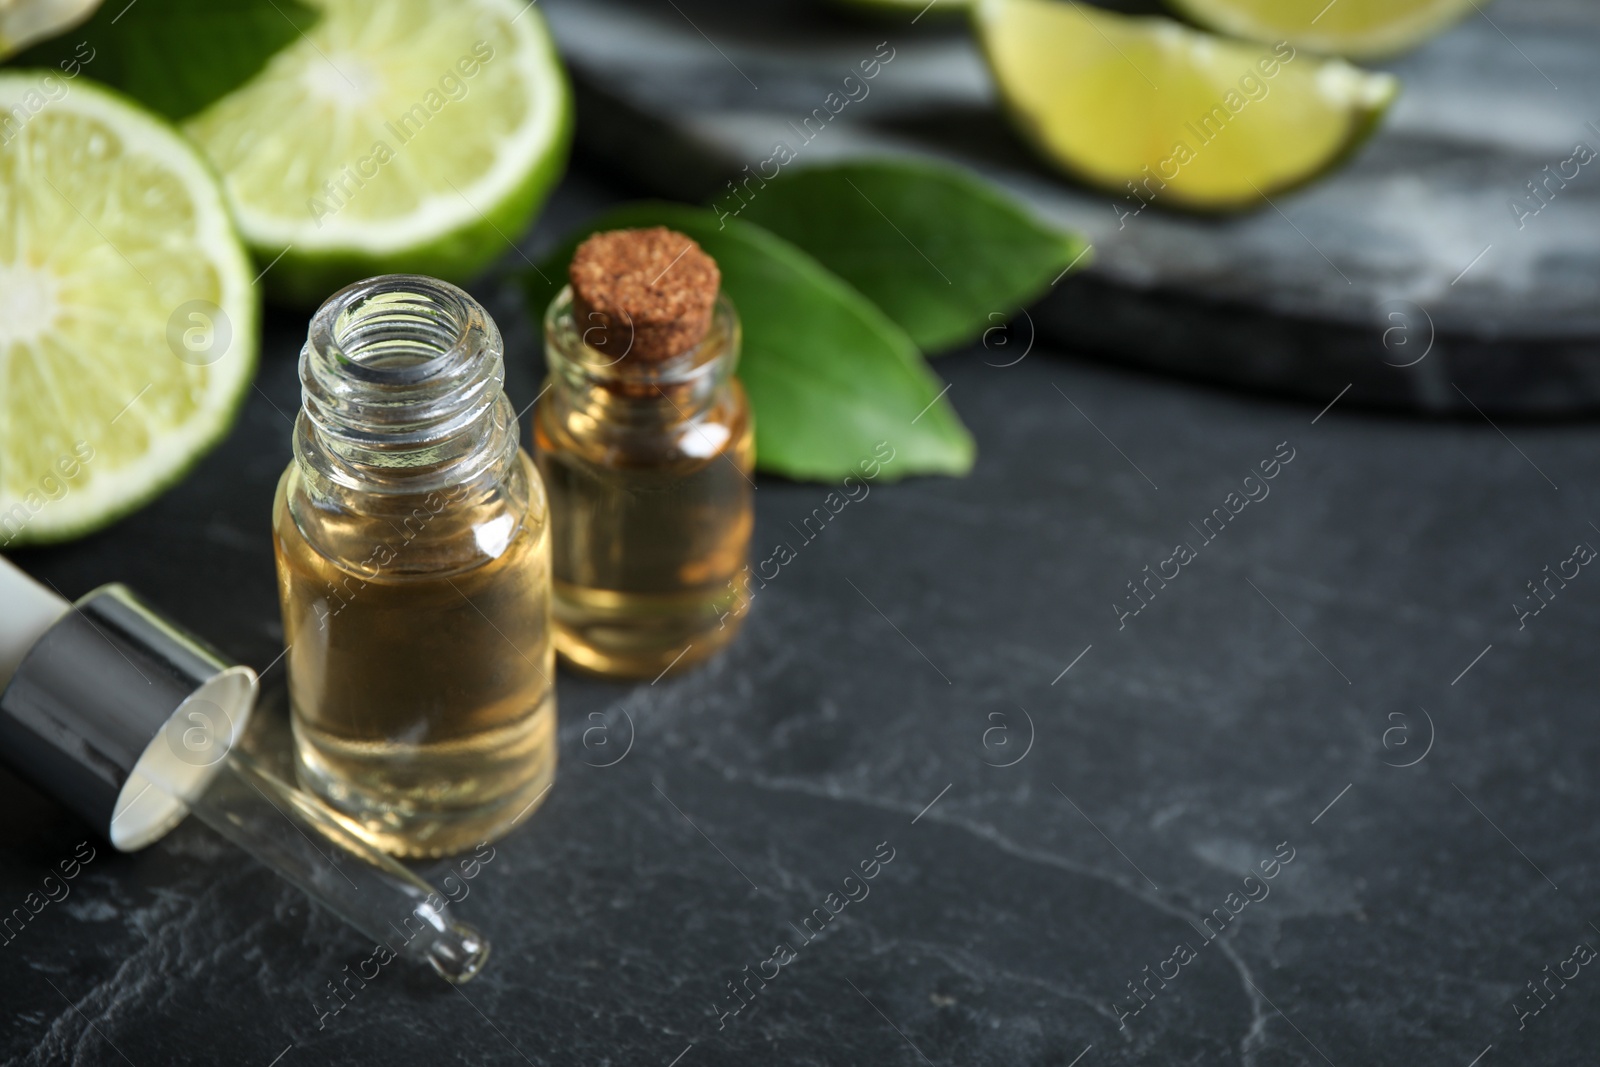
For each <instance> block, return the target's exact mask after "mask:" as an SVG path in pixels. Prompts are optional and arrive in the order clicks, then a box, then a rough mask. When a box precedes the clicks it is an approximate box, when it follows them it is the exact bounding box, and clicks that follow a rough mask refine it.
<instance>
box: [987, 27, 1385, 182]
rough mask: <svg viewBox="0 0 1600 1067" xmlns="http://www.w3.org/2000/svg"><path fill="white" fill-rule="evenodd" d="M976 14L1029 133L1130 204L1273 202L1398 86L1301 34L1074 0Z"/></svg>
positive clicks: (1364, 126) (1354, 139) (1360, 131)
mask: <svg viewBox="0 0 1600 1067" xmlns="http://www.w3.org/2000/svg"><path fill="white" fill-rule="evenodd" d="M974 21H975V22H976V25H977V28H978V33H979V37H980V38H981V40H982V42H983V48H984V52H985V54H986V55H987V56H988V59H989V66H990V67H991V68H992V69H993V71H994V75H995V79H996V81H997V82H998V83H999V87H1000V92H1001V95H1002V96H1003V97H1004V98H1005V100H1006V103H1007V104H1008V105H1009V108H1010V110H1011V113H1012V116H1013V118H1014V119H1015V121H1016V123H1017V125H1018V127H1019V128H1020V129H1021V131H1022V133H1023V135H1024V136H1026V137H1027V138H1029V139H1030V140H1031V141H1032V142H1033V143H1034V144H1035V145H1036V146H1037V147H1038V148H1039V149H1040V151H1042V152H1043V153H1044V154H1045V155H1046V156H1047V157H1048V158H1049V159H1050V160H1052V161H1053V162H1055V163H1056V164H1057V165H1059V166H1060V167H1062V168H1063V169H1065V170H1067V171H1068V172H1070V173H1071V174H1073V175H1075V176H1077V177H1080V178H1082V179H1084V180H1086V181H1090V182H1093V183H1095V184H1098V185H1103V186H1105V187H1106V188H1107V189H1110V190H1112V191H1114V192H1116V193H1118V194H1120V195H1121V196H1123V197H1125V198H1126V207H1127V209H1128V210H1130V211H1133V210H1139V209H1141V207H1142V205H1143V204H1146V203H1151V202H1154V203H1158V204H1162V205H1163V206H1169V205H1181V206H1185V207H1191V208H1198V209H1206V210H1223V209H1229V208H1239V207H1245V206H1249V205H1253V204H1257V203H1260V202H1261V200H1262V198H1263V197H1266V196H1269V195H1270V194H1272V193H1273V192H1275V191H1277V190H1280V189H1284V188H1287V187H1289V186H1293V185H1297V184H1299V183H1301V182H1304V181H1306V180H1308V179H1310V178H1312V177H1315V176H1316V175H1317V174H1320V173H1321V172H1323V171H1324V170H1326V169H1328V168H1329V167H1331V166H1332V165H1334V164H1335V163H1336V162H1338V161H1339V160H1340V159H1342V158H1343V157H1344V156H1345V155H1346V154H1348V153H1349V152H1350V151H1351V150H1352V149H1353V148H1354V147H1355V146H1357V145H1359V144H1360V143H1361V141H1363V140H1364V139H1365V138H1366V136H1367V134H1368V133H1369V132H1370V131H1371V130H1372V128H1373V127H1374V125H1375V124H1376V121H1377V119H1378V118H1379V117H1380V116H1381V115H1382V114H1383V111H1384V109H1385V108H1387V107H1388V105H1389V103H1390V101H1391V100H1393V99H1394V96H1395V94H1396V92H1397V91H1398V86H1399V83H1398V82H1397V81H1396V80H1395V79H1394V78H1393V77H1392V76H1391V75H1388V74H1372V73H1368V72H1366V71H1362V70H1358V69H1356V68H1355V67H1352V66H1351V65H1350V64H1348V63H1346V62H1344V61H1343V60H1339V59H1320V58H1316V57H1313V56H1309V55H1305V54H1302V53H1299V52H1297V51H1296V50H1295V49H1294V48H1293V47H1292V46H1291V45H1288V44H1281V45H1279V46H1277V47H1276V48H1266V47H1263V46H1261V45H1254V44H1245V43H1243V42H1239V41H1229V40H1222V39H1220V38H1216V37H1212V36H1211V35H1209V34H1206V33H1201V32H1199V31H1196V30H1191V29H1189V28H1187V27H1185V26H1182V25H1179V24H1178V23H1176V22H1173V21H1172V20H1170V19H1164V18H1130V17H1127V16H1124V15H1117V14H1113V13H1111V12H1108V11H1102V10H1099V9H1096V8H1091V7H1086V6H1084V5H1081V4H1075V3H1063V2H1061V0H980V2H979V3H978V5H977V6H976V7H975V9H974Z"/></svg>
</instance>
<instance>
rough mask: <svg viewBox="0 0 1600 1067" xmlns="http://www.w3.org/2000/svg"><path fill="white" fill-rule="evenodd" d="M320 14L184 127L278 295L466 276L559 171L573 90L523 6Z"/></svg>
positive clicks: (505, 242) (428, 3) (383, 6)
mask: <svg viewBox="0 0 1600 1067" xmlns="http://www.w3.org/2000/svg"><path fill="white" fill-rule="evenodd" d="M316 6H318V7H319V8H320V10H321V12H322V18H321V20H320V21H319V22H318V23H317V24H316V26H314V27H313V28H312V29H311V30H309V31H308V33H307V34H306V35H305V36H303V37H302V38H301V40H299V41H297V42H295V43H294V44H291V45H290V46H289V47H287V48H285V49H284V50H282V51H281V52H279V53H278V54H277V55H275V56H273V58H272V59H271V61H269V62H268V64H267V66H266V68H265V69H264V70H263V71H262V72H261V73H260V74H259V75H257V76H256V77H255V78H253V79H251V80H250V81H249V82H247V83H246V84H245V85H243V86H242V87H240V88H239V89H236V90H235V91H233V92H232V93H229V94H228V95H227V96H225V97H223V98H222V99H221V100H219V101H217V102H216V103H215V104H212V105H211V106H210V107H209V108H207V109H206V110H205V111H203V112H201V113H200V114H199V115H197V116H195V117H194V118H193V119H191V120H189V121H188V122H186V123H185V124H184V129H185V131H186V132H187V133H188V134H189V136H190V137H192V138H193V139H194V140H195V142H196V143H197V144H199V145H200V147H201V149H202V151H204V152H205V153H206V155H208V156H209V157H210V158H211V160H212V161H213V162H214V163H215V164H216V166H217V169H218V170H220V171H221V172H222V176H223V188H224V190H225V192H226V193H227V196H228V199H229V202H230V203H231V204H232V206H233V210H234V216H235V218H236V219H237V220H238V223H239V229H240V231H241V232H242V233H243V234H244V237H245V240H246V241H248V242H249V244H250V245H251V247H252V248H253V249H254V250H255V252H256V254H257V256H258V257H259V258H260V260H261V263H262V265H263V266H266V265H267V264H268V263H270V262H271V261H273V260H275V259H276V258H277V257H278V256H279V255H280V254H282V256H283V258H282V260H281V261H279V262H277V263H276V264H275V265H274V266H273V267H272V268H271V269H270V270H268V271H267V273H266V276H265V282H266V284H267V287H268V289H269V291H272V292H274V293H277V294H279V295H283V296H286V297H289V298H292V299H296V300H300V301H305V302H315V301H319V300H321V299H322V298H323V297H326V296H327V295H328V294H329V293H331V292H333V291H334V290H335V289H337V288H339V287H340V286H342V285H344V284H345V283H347V282H350V281H353V280H355V279H357V278H362V277H366V276H368V275H372V274H382V273H390V272H415V273H420V274H431V275H434V276H436V277H440V278H446V279H450V280H452V281H467V280H469V279H470V278H471V277H472V275H474V274H476V273H477V272H478V271H479V270H481V269H482V268H483V267H485V266H486V265H488V263H490V262H491V261H492V260H495V259H497V258H499V257H500V256H502V255H505V254H507V253H508V252H510V251H511V244H510V241H511V239H512V238H515V237H517V236H519V235H520V234H521V233H522V231H523V229H524V228H525V227H526V225H527V223H528V220H529V219H530V218H531V217H532V215H533V213H534V211H535V210H536V209H537V208H538V206H539V205H540V203H542V202H543V200H544V197H545V195H546V194H547V193H548V192H549V190H550V188H551V187H552V186H553V185H554V184H555V182H556V181H557V179H559V178H560V176H561V170H562V168H563V166H564V165H565V162H566V154H567V146H568V142H569V140H570V134H571V110H572V105H571V97H570V94H569V92H568V89H567V82H566V77H565V75H564V73H563V72H562V69H561V64H560V61H559V60H558V59H557V58H556V54H555V50H554V46H553V45H552V44H551V41H550V35H549V32H548V31H547V30H546V29H545V25H544V21H543V19H542V17H541V15H540V13H539V12H538V11H537V10H535V9H534V8H533V5H532V4H529V3H525V0H320V2H318V3H317V5H316Z"/></svg>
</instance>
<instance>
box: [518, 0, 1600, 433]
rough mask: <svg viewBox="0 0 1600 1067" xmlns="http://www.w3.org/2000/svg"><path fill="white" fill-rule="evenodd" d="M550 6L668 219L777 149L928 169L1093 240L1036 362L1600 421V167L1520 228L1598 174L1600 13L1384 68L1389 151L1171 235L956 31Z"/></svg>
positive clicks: (1457, 44)
mask: <svg viewBox="0 0 1600 1067" xmlns="http://www.w3.org/2000/svg"><path fill="white" fill-rule="evenodd" d="M541 6H542V7H543V8H544V10H545V11H546V13H547V15H548V17H549V19H550V23H551V26H552V27H553V29H554V30H555V32H556V35H557V37H558V39H559V41H560V44H561V47H562V50H563V52H564V53H565V55H566V57H567V60H568V63H569V65H570V67H571V69H572V71H573V74H574V76H575V79H576V81H577V82H578V86H579V90H580V96H579V99H580V113H581V115H580V118H581V121H580V123H579V127H578V129H579V136H580V138H581V143H582V145H583V146H584V148H585V149H586V150H587V151H588V152H590V153H591V154H592V155H593V156H594V157H596V158H599V159H601V160H603V161H605V162H606V163H607V164H608V165H610V166H612V167H616V168H618V169H620V170H622V171H624V172H626V173H627V174H628V175H629V176H630V177H632V178H633V179H634V180H637V181H640V182H641V183H643V184H644V185H645V186H646V187H648V188H651V189H654V190H656V191H658V192H659V193H661V194H663V195H670V196H676V197H684V198H690V199H702V198H705V197H708V196H709V195H711V194H713V193H714V192H716V191H718V190H721V189H723V188H724V187H725V186H724V183H725V181H726V180H727V179H728V178H729V177H731V176H733V175H736V174H738V173H739V172H740V170H741V168H742V167H744V166H746V165H751V166H754V165H755V164H757V163H758V162H759V161H761V160H765V159H767V158H769V157H770V156H771V155H772V150H773V146H774V143H775V142H776V141H783V142H785V143H787V144H789V145H790V146H791V147H797V148H798V151H799V158H798V159H797V160H796V161H795V163H794V164H793V165H794V166H801V165H805V164H808V163H817V162H822V161H826V160H834V159H840V158H850V157H856V156H861V155H867V154H882V153H889V152H892V153H917V154H927V155H932V156H937V157H941V158H944V159H948V160H953V161H957V162H960V163H964V164H966V165H969V166H972V167H975V168H976V169H978V170H980V171H982V172H983V173H985V174H987V175H988V176H990V177H992V178H994V179H995V180H997V181H999V182H1000V183H1002V184H1003V185H1005V186H1007V187H1009V188H1010V189H1012V190H1013V191H1015V192H1017V193H1019V194H1021V195H1022V196H1023V197H1024V198H1026V199H1027V200H1028V201H1029V202H1030V203H1032V204H1033V205H1034V207H1035V208H1036V209H1037V210H1038V211H1039V212H1040V213H1041V214H1043V215H1045V216H1047V217H1049V218H1052V219H1055V220H1058V221H1059V222H1061V223H1063V224H1066V225H1069V226H1072V227H1075V228H1076V229H1078V230H1080V231H1082V232H1084V233H1085V234H1087V235H1088V236H1089V237H1090V238H1091V239H1092V240H1093V242H1094V245H1095V249H1096V259H1095V261H1094V263H1093V265H1092V266H1091V267H1090V268H1089V269H1088V270H1087V271H1085V272H1084V273H1082V274H1081V275H1074V276H1073V277H1071V278H1070V279H1068V280H1067V281H1065V282H1063V283H1062V284H1061V285H1060V286H1058V287H1057V290H1056V291H1055V292H1054V293H1053V294H1052V295H1051V296H1050V297H1049V298H1048V299H1047V300H1046V301H1044V302H1043V304H1042V305H1041V306H1040V307H1038V308H1037V309H1035V311H1034V313H1033V315H1032V316H1031V318H1030V319H1028V320H1026V321H1024V322H1022V323H1020V324H1018V325H1017V327H1016V329H1017V330H1019V331H1021V333H1022V334H1024V335H1027V334H1031V332H1032V331H1034V330H1035V329H1036V330H1037V331H1038V333H1039V334H1040V335H1042V336H1043V337H1046V338H1048V339H1051V340H1054V341H1057V342H1060V343H1067V344H1071V345H1073V346H1074V347H1076V348H1083V349H1089V350H1092V351H1095V352H1097V353H1099V354H1101V355H1103V356H1106V357H1108V358H1113V359H1115V360H1117V361H1118V362H1122V363H1131V364H1136V365H1140V366H1144V367H1149V368H1154V369H1158V370H1162V371H1167V372H1171V373H1176V374H1180V375H1185V376H1189V377H1195V378H1203V379H1210V380H1216V381H1221V382H1226V383H1231V384H1237V385H1244V386H1249V387H1254V388H1261V389H1268V390H1273V391H1280V392H1286V393H1289V394H1292V395H1297V396H1302V397H1306V398H1314V399H1315V398H1327V397H1330V396H1332V395H1334V394H1335V393H1338V392H1339V391H1340V390H1342V389H1343V388H1344V387H1345V386H1346V385H1347V384H1348V385H1351V386H1352V388H1351V391H1350V394H1349V395H1348V396H1347V397H1346V400H1347V401H1349V402H1357V403H1368V404H1376V405H1384V406H1398V407H1409V408H1415V409H1422V410H1427V411H1435V412H1469V413H1470V412H1471V410H1472V405H1473V404H1476V405H1477V406H1478V407H1480V408H1482V409H1484V410H1486V411H1490V412H1496V413H1500V412H1506V413H1526V414H1558V413H1572V412H1580V411H1592V410H1595V409H1597V408H1600V301H1597V297H1600V241H1597V238H1600V176H1597V175H1600V160H1597V161H1595V162H1592V163H1590V164H1589V165H1587V166H1585V167H1581V168H1580V170H1579V173H1578V176H1577V177H1576V178H1574V179H1573V180H1572V181H1571V182H1570V183H1569V184H1568V186H1567V187H1566V188H1565V189H1562V190H1560V191H1559V192H1558V193H1557V195H1556V196H1555V197H1554V198H1553V199H1552V201H1551V203H1550V204H1549V205H1548V206H1546V207H1545V208H1543V209H1542V210H1541V211H1540V212H1539V213H1538V214H1537V215H1536V216H1533V217H1531V218H1525V219H1523V220H1522V222H1523V225H1522V226H1521V228H1519V226H1518V221H1517V219H1516V218H1515V216H1514V215H1513V213H1512V211H1511V209H1510V207H1509V201H1510V199H1511V198H1512V197H1513V196H1515V195H1517V194H1518V193H1525V192H1526V189H1525V183H1526V182H1528V181H1529V180H1531V179H1533V178H1535V177H1536V176H1538V177H1542V176H1543V168H1544V167H1545V166H1546V165H1550V166H1551V167H1552V168H1554V167H1555V166H1556V165H1557V164H1560V163H1561V162H1562V161H1564V160H1567V159H1569V158H1570V157H1572V155H1573V148H1574V146H1575V144H1576V143H1577V142H1579V141H1583V142H1586V143H1587V144H1588V145H1590V146H1591V147H1593V148H1595V149H1597V150H1600V129H1597V128H1596V127H1595V126H1591V125H1589V123H1590V121H1591V120H1594V121H1596V122H1600V64H1597V63H1596V62H1595V57H1596V55H1600V7H1597V6H1596V5H1594V4H1593V3H1588V2H1585V0H1524V2H1521V3H1517V4H1510V3H1504V2H1503V3H1500V4H1497V5H1486V7H1485V13H1484V14H1475V15H1473V16H1472V17H1471V18H1469V19H1467V20H1466V21H1464V22H1462V23H1461V24H1460V25H1458V26H1456V27H1455V28H1454V29H1452V30H1450V31H1449V32H1447V33H1446V34H1444V35H1443V36H1441V37H1439V38H1437V39H1436V40H1434V41H1432V42H1430V43H1429V44H1427V45H1425V46H1424V47H1422V48H1421V49H1419V50H1417V51H1415V52H1413V53H1411V54H1409V55H1407V56H1405V57H1403V58H1401V59H1400V60H1398V61H1395V62H1393V63H1391V64H1389V65H1388V69H1392V70H1393V71H1394V72H1395V73H1397V74H1398V75H1399V76H1400V77H1401V79H1402V81H1403V83H1404V86H1405V88H1404V92H1403V95H1402V97H1401V99H1400V101H1399V102H1398V103H1397V104H1396V105H1395V107H1394V108H1393V110H1392V111H1391V112H1390V114H1389V115H1388V117H1387V119H1386V121H1385V124H1384V126H1383V128H1382V129H1381V130H1380V132H1379V133H1378V134H1377V136H1376V137H1375V138H1374V139H1373V140H1372V141H1371V142H1370V143H1369V144H1368V145H1367V146H1366V147H1365V148H1364V149H1363V150H1362V151H1361V152H1360V153H1359V154H1358V155H1357V156H1356V157H1355V158H1354V159H1353V160H1352V161H1351V162H1349V163H1348V164H1347V165H1346V166H1345V167H1344V168H1343V169H1341V170H1340V171H1338V172H1337V173H1336V174H1334V175H1332V176H1331V177H1330V178H1328V179H1325V180H1323V181H1320V182H1317V183H1314V184H1313V185H1311V186H1309V187H1307V188H1305V189H1302V190H1300V191H1297V192H1293V193H1285V194H1282V195H1279V196H1276V197H1274V198H1273V200H1274V205H1275V206H1274V207H1268V208H1264V209H1262V210H1260V211H1257V212H1254V213H1251V214H1246V215H1242V216H1234V217H1229V218H1205V217H1196V216H1193V215H1187V214H1180V213H1175V212H1170V211H1160V210H1158V209H1156V208H1154V207H1152V208H1151V209H1149V210H1146V211H1145V212H1143V213H1142V214H1141V215H1139V216H1138V217H1135V218H1129V219H1127V220H1125V224H1123V223H1119V218H1118V211H1119V208H1118V206H1117V205H1120V204H1121V203H1122V202H1121V201H1120V200H1119V198H1117V197H1114V196H1112V195H1110V194H1107V193H1104V192H1100V191H1096V190H1092V189H1088V188H1086V187H1083V186H1079V185H1075V184H1073V183H1071V182H1069V181H1068V180H1066V179H1063V178H1061V177H1059V176H1058V175H1056V174H1055V173H1054V172H1052V171H1050V170H1048V169H1047V168H1045V167H1044V166H1042V165H1041V164H1039V163H1038V162H1037V161H1036V160H1035V159H1034V158H1033V157H1032V156H1031V155H1030V154H1029V153H1028V151H1027V150H1026V149H1025V148H1024V147H1023V146H1022V145H1021V143H1020V142H1019V141H1018V140H1017V139H1016V138H1015V136H1014V135H1013V134H1012V133H1011V132H1010V129H1009V127H1008V126H1007V125H1006V123H1005V122H1004V121H1003V120H1002V118H1001V117H1000V113H999V111H998V109H997V107H996V103H995V96H994V91H993V89H992V87H991V84H990V81H989V77H988V74H987V71H986V68H985V67H984V65H983V63H982V61H981V59H980V57H979V55H978V52H977V50H976V48H975V46H974V44H973V43H972V40H971V37H970V34H969V33H968V31H967V29H966V27H965V26H964V25H963V24H962V23H961V22H960V21H959V20H958V21H955V22H951V21H949V20H946V21H944V22H943V23H942V24H940V23H939V22H938V20H936V19H934V18H931V17H930V18H928V19H925V20H923V22H922V23H921V24H919V25H916V26H911V25H909V24H908V20H909V19H910V17H911V16H910V15H909V14H908V15H905V16H899V17H897V18H896V19H894V20H892V21H884V22H871V21H867V22H863V21H861V20H859V19H853V18H851V17H849V16H847V15H844V14H841V13H840V12H838V11H836V10H834V9H831V8H829V7H827V6H825V5H822V4H820V3H818V2H812V3H805V2H802V0H781V2H777V0H775V2H772V3H763V4H759V5H751V4H747V3H735V2H733V0H678V2H676V3H674V4H662V3H659V2H655V0H546V3H545V4H543V5H541ZM885 40H887V41H888V42H889V45H890V47H892V48H894V49H895V53H894V59H893V61H892V63H891V64H889V65H888V66H887V67H885V68H884V69H883V72H882V74H881V75H880V76H879V77H878V79H877V80H876V82H875V83H874V84H873V85H872V88H871V92H870V94H869V95H868V96H867V97H866V98H865V99H863V100H861V101H860V102H859V103H853V104H850V105H848V106H846V107H845V109H844V110H843V111H842V112H841V113H840V114H839V115H838V117H837V118H835V119H834V120H833V121H832V122H830V123H829V125H828V126H827V128H826V130H825V131H824V132H823V133H822V134H820V135H818V136H816V137H815V139H814V140H812V141H811V142H809V143H806V144H804V145H803V147H801V144H802V142H801V139H800V138H799V137H798V136H796V133H795V131H794V129H793V128H792V127H791V126H790V124H791V123H794V124H796V125H798V124H799V122H800V121H801V120H802V119H803V118H804V117H805V116H806V115H808V114H810V113H811V111H812V109H814V108H817V107H819V106H821V104H822V101H823V99H824V97H826V96H827V94H828V93H829V92H832V91H834V90H836V89H837V88H838V87H839V82H840V80H841V79H842V78H843V76H844V75H845V74H847V73H849V72H850V71H851V70H852V69H853V68H854V67H855V66H856V65H857V64H858V63H859V62H860V60H862V59H864V58H868V57H871V56H872V55H873V54H874V51H875V48H876V46H877V44H878V42H881V41H885ZM1119 226H1120V227H1121V228H1119ZM1018 340H1019V341H1020V340H1021V337H1020V336H1019V338H1018ZM1386 342H1387V343H1386ZM1424 353H1426V355H1425V356H1424ZM1407 364H1410V365H1409V366H1406V365H1407Z"/></svg>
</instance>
